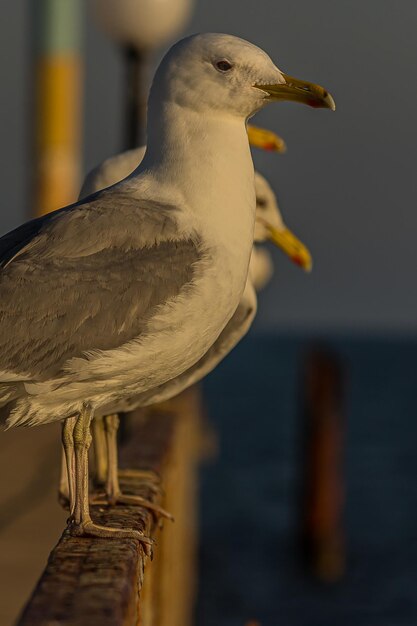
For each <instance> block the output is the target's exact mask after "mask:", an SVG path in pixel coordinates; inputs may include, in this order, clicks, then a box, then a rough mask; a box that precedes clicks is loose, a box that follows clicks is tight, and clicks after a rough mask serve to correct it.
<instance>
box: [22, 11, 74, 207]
mask: <svg viewBox="0 0 417 626" xmlns="http://www.w3.org/2000/svg"><path fill="white" fill-rule="evenodd" d="M81 7H82V3H81V2H80V0H36V2H35V4H34V5H33V9H34V13H33V18H34V22H33V24H34V43H35V53H36V60H35V68H34V75H35V83H34V90H35V95H34V106H35V111H34V125H35V128H34V168H33V174H34V208H35V213H36V214H37V215H41V214H44V213H48V212H49V211H52V210H54V209H58V208H60V207H62V206H65V205H67V204H70V203H71V202H74V201H75V200H76V199H77V196H78V192H79V186H80V175H81V152H82V130H81V129H82V123H81V117H82V112H81V96H82V59H81V55H80V39H81V37H80V31H81V21H82V20H81V18H82V10H81Z"/></svg>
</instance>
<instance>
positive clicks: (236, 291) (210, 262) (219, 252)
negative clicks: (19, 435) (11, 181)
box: [0, 34, 334, 544]
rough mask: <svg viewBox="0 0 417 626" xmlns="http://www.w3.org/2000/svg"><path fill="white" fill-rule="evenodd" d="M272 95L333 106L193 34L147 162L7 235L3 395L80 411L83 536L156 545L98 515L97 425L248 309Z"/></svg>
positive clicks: (2, 260)
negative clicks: (258, 124)
mask: <svg viewBox="0 0 417 626" xmlns="http://www.w3.org/2000/svg"><path fill="white" fill-rule="evenodd" d="M274 100H297V101H300V102H304V103H306V104H310V105H313V106H322V107H327V108H331V109H334V102H333V99H332V98H331V96H330V95H329V94H328V93H327V92H326V91H325V90H324V89H323V88H321V87H318V86H316V85H312V84H309V83H305V82H301V81H296V80H295V79H293V78H289V77H287V76H286V75H285V74H283V73H282V72H281V71H280V70H279V69H278V68H277V67H276V66H275V65H274V63H273V62H272V61H271V59H270V58H269V56H268V55H267V54H266V53H265V52H263V51H262V50H261V49H259V48H257V47H256V46H254V45H252V44H250V43H248V42H246V41H244V40H241V39H238V38H236V37H232V36H230V35H222V34H202V35H195V36H192V37H189V38H186V39H184V40H182V41H180V42H179V43H177V44H176V45H174V46H173V47H172V48H171V50H170V51H169V52H168V53H167V55H166V56H165V57H164V59H163V60H162V62H161V64H160V66H159V67H158V69H157V71H156V74H155V77H154V80H153V83H152V87H151V91H150V95H149V101H148V128H147V150H146V154H145V157H144V159H143V161H142V163H141V164H140V166H139V167H138V168H137V170H135V172H134V174H132V175H131V176H130V177H129V178H128V179H126V180H124V181H122V182H121V183H118V184H116V185H114V186H113V187H111V188H109V189H106V190H104V191H103V192H99V193H98V194H96V195H93V196H90V197H89V198H86V199H85V200H84V201H82V202H78V203H77V204H75V205H71V206H69V207H65V208H63V209H60V210H58V211H55V212H53V213H49V214H47V215H45V216H44V217H41V218H38V219H35V220H33V221H31V222H27V223H26V224H23V225H22V226H20V227H19V228H17V229H16V230H14V231H12V232H10V233H8V234H7V235H5V236H4V237H2V238H1V239H0V267H1V270H0V335H1V343H2V350H1V355H0V402H1V404H3V405H6V404H9V415H8V418H7V425H8V427H11V426H22V425H27V426H35V425H40V424H45V423H48V422H52V421H58V420H66V422H65V426H64V429H63V442H64V447H65V449H66V452H67V459H68V460H69V482H70V484H72V497H73V499H74V505H73V507H72V511H73V512H72V515H71V518H70V531H71V532H72V533H73V534H75V535H83V534H88V535H93V536H99V537H112V536H115V535H117V536H125V537H135V538H137V539H139V540H140V541H142V542H143V543H145V544H146V543H148V544H149V543H151V540H150V539H148V538H146V537H144V536H143V535H142V534H141V533H138V532H137V531H134V530H132V529H117V528H109V527H106V526H99V525H97V524H95V523H94V522H93V520H92V519H91V516H90V511H89V501H88V448H89V445H90V442H91V435H90V423H91V420H92V418H93V416H94V414H95V413H96V412H97V411H100V410H101V409H102V408H104V407H106V405H107V406H110V405H111V404H112V403H113V404H114V403H119V402H120V401H121V400H122V399H123V398H130V397H133V396H135V395H137V394H139V393H145V392H147V391H150V390H152V389H154V388H155V387H158V386H159V385H163V384H164V383H165V382H166V381H167V380H169V379H171V378H174V377H176V376H178V375H180V374H181V373H182V372H184V371H186V370H187V369H189V368H190V367H191V366H192V365H193V364H194V363H196V362H197V361H198V360H199V359H200V358H201V357H202V356H203V355H204V354H205V353H206V352H207V350H208V349H209V348H210V347H211V346H212V345H213V344H214V342H215V341H216V339H217V338H218V336H219V335H220V333H221V331H222V330H223V328H224V327H225V326H226V324H227V323H228V322H229V320H230V319H231V317H232V315H233V314H234V312H235V311H236V308H237V306H238V304H239V301H240V299H241V296H242V293H243V290H244V288H245V284H246V277H247V271H248V265H249V258H250V254H251V249H252V243H253V229H254V219H255V192H254V182H253V164H252V159H251V155H250V150H249V144H248V139H247V133H246V125H245V122H246V120H247V118H248V117H250V116H251V115H253V114H254V113H255V112H256V111H258V110H259V109H261V108H262V107H263V106H265V105H266V104H267V103H269V102H271V101H274ZM72 446H74V450H75V467H72V465H71V463H72V460H71V459H72Z"/></svg>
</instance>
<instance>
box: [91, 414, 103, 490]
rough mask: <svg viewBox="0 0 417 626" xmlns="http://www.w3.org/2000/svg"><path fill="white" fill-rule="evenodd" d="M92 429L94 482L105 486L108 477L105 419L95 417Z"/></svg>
mask: <svg viewBox="0 0 417 626" xmlns="http://www.w3.org/2000/svg"><path fill="white" fill-rule="evenodd" d="M92 428H93V445H94V462H95V476H94V481H95V483H96V484H97V485H105V484H106V476H107V446H106V435H105V432H104V417H103V416H100V417H94V419H93V425H92Z"/></svg>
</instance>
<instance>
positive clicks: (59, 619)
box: [17, 388, 202, 626]
mask: <svg viewBox="0 0 417 626" xmlns="http://www.w3.org/2000/svg"><path fill="white" fill-rule="evenodd" d="M201 443H202V429H201V407H200V398H199V393H198V390H197V389H196V388H193V389H190V390H188V391H187V392H185V393H183V394H182V395H181V396H179V397H177V398H175V399H174V400H172V401H170V402H169V403H167V404H166V405H165V406H162V407H157V408H155V407H154V408H152V409H150V410H146V411H138V412H136V413H135V414H132V416H131V417H130V418H129V437H128V441H127V443H126V444H125V445H124V446H122V449H121V452H120V465H121V468H122V471H121V486H122V488H123V487H125V488H126V489H128V491H129V493H133V494H138V495H141V496H144V497H146V498H149V499H151V500H153V501H155V502H158V503H161V504H162V505H163V506H164V507H165V508H166V509H168V510H169V511H170V512H171V513H172V514H173V515H174V517H175V519H176V521H175V522H171V521H169V520H165V521H164V523H163V527H162V528H161V522H159V523H158V522H157V521H156V520H155V518H154V517H153V515H152V514H150V513H149V512H148V511H145V510H144V509H141V508H140V507H137V506H115V507H100V506H93V507H92V517H93V519H94V520H96V521H97V522H98V523H100V524H106V523H107V524H110V525H112V526H120V527H130V528H136V529H138V530H141V531H143V532H144V533H146V534H147V535H150V536H152V537H154V538H155V540H156V542H157V545H156V546H155V547H154V549H153V552H154V555H153V556H154V558H153V560H152V561H151V560H150V559H149V558H148V557H146V556H145V554H144V551H143V549H142V546H141V545H140V544H139V542H138V541H136V540H133V539H111V540H109V539H97V538H92V539H90V538H76V537H71V536H70V535H69V534H68V532H67V531H64V533H63V535H62V537H61V539H60V540H59V542H58V544H57V546H56V547H55V548H54V549H53V550H52V552H51V554H50V556H49V560H48V563H47V566H46V568H45V570H44V572H43V574H42V576H41V578H40V580H39V582H38V584H37V585H36V587H35V590H34V592H33V594H32V596H31V598H30V599H29V601H28V603H27V605H26V607H25V608H24V610H23V612H22V614H21V617H20V618H19V620H18V622H17V626H52V625H54V626H58V625H59V626H87V625H88V626H96V625H97V626H139V625H140V626H190V625H191V621H192V613H193V607H194V597H195V591H196V563H195V559H196V540H197V536H196V532H197V531H196V529H197V523H196V522H197V520H196V511H197V502H196V496H197V478H196V473H197V465H198V461H199V456H200V451H201ZM123 468H124V469H126V470H128V472H124V471H123ZM142 470H148V471H149V472H150V473H149V474H148V476H146V475H145V474H144V473H143V472H142ZM155 477H157V479H156V480H155ZM158 480H160V483H159V484H158Z"/></svg>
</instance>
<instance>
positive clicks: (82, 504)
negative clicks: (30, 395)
mask: <svg viewBox="0 0 417 626" xmlns="http://www.w3.org/2000/svg"><path fill="white" fill-rule="evenodd" d="M92 418H93V409H92V407H91V406H90V405H89V404H84V405H83V407H82V410H81V412H80V415H79V417H78V418H77V421H76V423H75V426H74V431H73V432H74V449H75V507H74V514H73V516H72V519H71V523H70V531H71V534H73V535H75V536H78V537H79V536H82V535H87V536H92V537H116V538H119V537H127V538H132V539H138V540H139V541H140V542H141V543H142V544H143V545H144V548H145V550H147V551H148V553H149V549H150V546H151V545H152V544H153V543H154V542H153V540H152V539H150V538H148V537H145V535H143V534H142V533H140V532H139V531H137V530H133V529H124V528H112V527H107V526H99V525H98V524H94V522H93V521H92V519H91V516H90V507H89V502H88V449H89V447H90V445H91V433H90V424H91V420H92Z"/></svg>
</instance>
